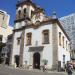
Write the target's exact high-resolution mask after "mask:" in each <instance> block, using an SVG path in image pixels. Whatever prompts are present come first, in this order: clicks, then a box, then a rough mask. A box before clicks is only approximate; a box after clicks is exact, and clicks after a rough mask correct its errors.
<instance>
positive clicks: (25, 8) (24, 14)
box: [24, 8, 26, 17]
mask: <svg viewBox="0 0 75 75" xmlns="http://www.w3.org/2000/svg"><path fill="white" fill-rule="evenodd" d="M24 17H26V8H25V9H24Z"/></svg>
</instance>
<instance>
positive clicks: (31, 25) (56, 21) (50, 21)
mask: <svg viewBox="0 0 75 75" xmlns="http://www.w3.org/2000/svg"><path fill="white" fill-rule="evenodd" d="M55 23H57V24H58V26H59V27H60V28H61V30H62V31H63V33H64V34H65V35H66V37H67V39H68V40H69V41H70V38H69V37H68V35H67V33H66V32H65V30H64V28H63V27H62V25H61V23H60V22H59V20H58V19H51V20H47V21H43V22H40V23H39V24H37V25H35V24H30V25H26V26H23V27H22V28H19V29H14V30H13V31H14V32H15V31H21V30H23V29H28V28H34V29H37V28H39V27H41V26H44V25H48V24H55Z"/></svg>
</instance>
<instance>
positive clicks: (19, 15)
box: [18, 10, 21, 18]
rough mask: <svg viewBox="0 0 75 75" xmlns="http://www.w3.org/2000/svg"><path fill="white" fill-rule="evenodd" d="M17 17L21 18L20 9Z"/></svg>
mask: <svg viewBox="0 0 75 75" xmlns="http://www.w3.org/2000/svg"><path fill="white" fill-rule="evenodd" d="M18 17H19V18H21V10H19V11H18Z"/></svg>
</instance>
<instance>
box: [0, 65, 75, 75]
mask: <svg viewBox="0 0 75 75" xmlns="http://www.w3.org/2000/svg"><path fill="white" fill-rule="evenodd" d="M0 75H67V73H66V72H56V71H54V72H52V71H46V72H43V71H40V70H25V69H19V68H16V69H15V68H11V67H8V66H2V65H0ZM73 75H75V73H74V74H73Z"/></svg>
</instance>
